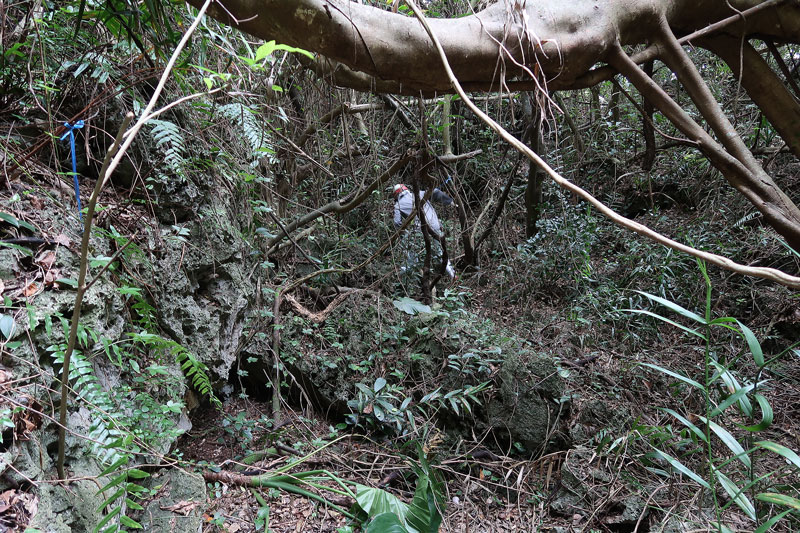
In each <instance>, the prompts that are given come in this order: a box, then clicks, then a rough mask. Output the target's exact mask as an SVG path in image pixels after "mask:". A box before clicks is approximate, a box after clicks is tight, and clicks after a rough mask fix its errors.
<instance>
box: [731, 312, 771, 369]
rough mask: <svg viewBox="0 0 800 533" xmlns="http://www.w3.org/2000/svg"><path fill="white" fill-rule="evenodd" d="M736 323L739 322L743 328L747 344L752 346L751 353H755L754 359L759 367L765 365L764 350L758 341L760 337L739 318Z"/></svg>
mask: <svg viewBox="0 0 800 533" xmlns="http://www.w3.org/2000/svg"><path fill="white" fill-rule="evenodd" d="M736 323H737V324H739V327H740V328H741V330H742V335H743V336H744V340H746V341H747V346H748V347H749V348H750V353H752V354H753V360H754V361H755V362H756V364H757V365H758V368H761V367H763V366H764V352H763V351H762V350H761V344H760V343H759V342H758V339H757V338H756V336H755V335H754V334H753V332H752V331H751V330H750V328H748V327H747V326H745V325H744V324H742V323H741V322H739V321H738V320H737V321H736Z"/></svg>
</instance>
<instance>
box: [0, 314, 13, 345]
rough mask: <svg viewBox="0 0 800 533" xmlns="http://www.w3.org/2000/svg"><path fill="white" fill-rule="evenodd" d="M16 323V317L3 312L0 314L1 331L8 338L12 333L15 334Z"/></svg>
mask: <svg viewBox="0 0 800 533" xmlns="http://www.w3.org/2000/svg"><path fill="white" fill-rule="evenodd" d="M15 326H16V324H15V323H14V317H12V316H9V315H6V314H3V315H0V333H2V334H3V337H5V338H6V340H8V339H10V338H11V336H12V335H14V330H15V329H16V327H15Z"/></svg>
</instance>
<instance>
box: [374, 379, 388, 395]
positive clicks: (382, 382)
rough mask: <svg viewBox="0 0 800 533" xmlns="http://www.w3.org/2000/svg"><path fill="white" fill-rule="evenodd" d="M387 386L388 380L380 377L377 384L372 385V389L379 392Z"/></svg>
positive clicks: (376, 381)
mask: <svg viewBox="0 0 800 533" xmlns="http://www.w3.org/2000/svg"><path fill="white" fill-rule="evenodd" d="M385 386H386V380H385V379H384V378H378V379H376V380H375V384H374V385H373V386H372V390H374V391H375V392H378V391H379V390H381V389H382V388H384V387H385Z"/></svg>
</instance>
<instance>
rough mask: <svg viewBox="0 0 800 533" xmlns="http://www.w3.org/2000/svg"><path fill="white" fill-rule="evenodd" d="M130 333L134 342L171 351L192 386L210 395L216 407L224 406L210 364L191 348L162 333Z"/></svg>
mask: <svg viewBox="0 0 800 533" xmlns="http://www.w3.org/2000/svg"><path fill="white" fill-rule="evenodd" d="M129 335H130V336H131V337H132V338H133V340H134V342H140V343H142V344H143V345H145V346H147V347H149V348H151V349H153V350H156V351H161V352H167V353H169V354H170V355H171V356H172V357H174V358H175V361H176V362H177V363H178V365H179V366H180V367H181V370H182V371H183V373H184V375H185V376H186V378H187V379H189V381H190V382H191V384H192V387H194V388H195V390H197V392H199V393H200V394H203V395H206V396H208V399H209V400H210V401H211V403H212V404H213V405H214V406H215V407H221V406H222V402H221V401H220V400H219V398H217V397H216V396H215V395H214V389H213V387H212V386H211V378H209V377H208V366H206V365H205V363H203V362H202V361H199V360H198V359H197V358H195V356H194V355H193V354H192V353H191V352H190V351H189V350H187V349H186V348H184V347H183V346H182V345H181V344H179V343H177V342H175V341H173V340H171V339H165V338H164V337H162V336H160V335H156V334H154V333H149V332H147V331H142V332H141V333H130V334H129Z"/></svg>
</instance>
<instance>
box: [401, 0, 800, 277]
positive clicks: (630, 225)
mask: <svg viewBox="0 0 800 533" xmlns="http://www.w3.org/2000/svg"><path fill="white" fill-rule="evenodd" d="M406 3H407V4H408V5H409V6H410V7H411V9H412V10H413V11H414V14H415V15H416V16H417V18H419V20H420V22H422V24H423V25H424V26H425V29H426V31H427V32H428V35H429V36H430V38H431V40H432V41H433V42H434V43H435V45H436V48H437V50H438V52H439V57H440V58H441V61H442V63H443V65H444V68H445V71H446V72H447V76H448V78H449V79H450V82H451V83H452V84H453V87H454V88H455V90H456V91H457V92H458V94H459V95H460V96H461V98H462V99H463V100H464V103H465V104H466V105H467V106H468V107H469V108H470V109H471V110H472V112H473V113H475V114H476V115H478V117H479V118H480V119H481V120H483V121H484V122H485V123H486V124H487V125H488V126H489V127H490V128H491V129H492V130H494V131H495V132H496V133H497V134H498V135H500V136H501V137H502V138H503V139H504V140H505V141H506V142H508V143H509V144H511V145H512V146H513V147H514V148H515V149H517V150H518V151H520V152H521V153H523V154H525V155H526V156H527V157H528V158H529V159H530V160H531V161H533V162H534V163H535V164H537V165H538V166H539V167H540V168H541V169H542V170H543V171H544V172H545V173H547V174H548V175H549V176H550V178H551V179H552V180H553V181H555V182H556V184H558V185H559V186H561V187H562V188H564V189H566V190H568V191H570V192H572V193H574V194H575V195H577V196H579V197H580V198H582V199H584V200H585V201H587V202H588V203H590V204H591V205H592V206H594V207H595V208H596V209H597V210H598V211H600V212H601V213H602V214H603V215H605V216H606V217H608V218H609V219H611V220H612V221H613V222H614V223H616V224H619V225H620V226H622V227H624V228H627V229H630V230H631V231H634V232H636V233H638V234H640V235H643V236H645V237H647V238H649V239H651V240H653V241H655V242H657V243H659V244H663V245H664V246H668V247H670V248H673V249H675V250H678V251H681V252H684V253H687V254H689V255H692V256H694V257H697V258H699V259H702V260H704V261H707V262H709V263H712V264H714V265H717V266H719V267H722V268H726V269H728V270H731V271H733V272H737V273H740V274H745V275H748V276H756V277H760V278H765V279H769V280H771V281H775V282H777V283H780V284H782V285H786V286H788V287H793V288H800V277H796V276H791V275H789V274H786V273H785V272H781V271H780V270H777V269H774V268H765V267H750V266H746V265H741V264H739V263H736V262H735V261H732V260H731V259H729V258H727V257H724V256H721V255H717V254H713V253H709V252H704V251H701V250H697V249H696V248H693V247H691V246H687V245H685V244H682V243H679V242H677V241H674V240H672V239H670V238H669V237H665V236H664V235H661V234H660V233H658V232H656V231H653V230H652V229H650V228H648V227H647V226H644V225H642V224H639V223H638V222H636V221H634V220H630V219H628V218H626V217H623V216H622V215H620V214H618V213H616V212H615V211H613V210H612V209H610V208H609V207H608V206H606V205H605V204H604V203H602V202H601V201H599V200H598V199H597V198H595V197H594V196H592V195H591V194H590V193H589V192H588V191H586V190H584V189H582V188H581V187H579V186H577V185H575V184H574V183H572V182H570V181H569V180H567V179H566V178H564V177H563V176H561V175H560V174H559V173H558V172H556V171H555V170H553V169H552V168H551V167H550V165H548V164H547V163H546V162H545V161H544V160H543V159H542V158H541V157H539V155H538V154H536V153H535V152H534V151H533V150H531V149H530V148H528V147H527V146H526V145H525V144H524V143H522V142H521V141H519V140H518V139H516V138H515V137H514V136H513V135H511V134H510V133H508V132H507V131H506V130H505V129H504V128H503V127H502V126H500V125H499V124H498V123H497V122H495V121H494V120H493V119H492V118H491V117H489V116H488V115H486V114H485V113H484V112H483V111H481V110H480V109H479V108H478V107H477V106H476V105H475V104H474V103H473V102H472V101H471V100H470V99H469V96H468V95H467V94H466V93H465V92H464V90H463V89H462V87H461V85H460V84H459V83H458V80H457V79H456V77H455V75H454V74H453V71H452V70H451V69H450V65H449V64H448V60H447V56H446V55H445V52H444V49H443V48H442V46H441V44H440V43H439V40H438V38H437V36H436V34H435V33H434V32H433V30H432V29H431V28H430V26H428V24H427V22H426V20H425V17H424V15H423V14H422V12H421V11H420V10H419V8H418V7H417V6H416V5H415V4H414V2H413V0H406ZM617 49H618V51H619V53H620V54H622V55H625V54H624V52H623V51H622V48H621V47H618V48H617ZM625 58H626V60H627V62H630V58H628V57H627V55H625ZM620 64H621V65H626V63H624V62H621V63H620ZM630 64H631V65H633V67H634V68H635V69H636V70H638V71H639V72H641V70H640V69H639V68H638V67H637V66H636V64H635V63H630ZM645 77H647V76H645ZM648 79H649V78H648Z"/></svg>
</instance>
